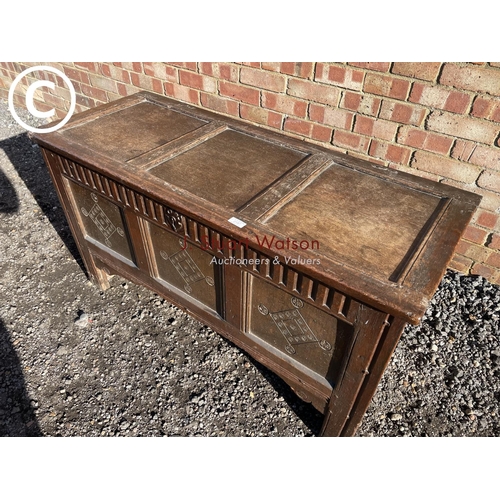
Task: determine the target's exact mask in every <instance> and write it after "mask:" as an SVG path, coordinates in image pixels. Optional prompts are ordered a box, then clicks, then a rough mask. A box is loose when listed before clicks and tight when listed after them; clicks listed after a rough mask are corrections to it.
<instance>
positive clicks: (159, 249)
mask: <svg viewBox="0 0 500 500" xmlns="http://www.w3.org/2000/svg"><path fill="white" fill-rule="evenodd" d="M149 234H150V237H151V244H152V245H151V246H152V250H153V253H154V263H155V265H156V269H157V277H158V278H160V279H162V280H163V281H166V282H167V283H169V284H171V285H173V286H175V287H176V288H178V289H180V290H183V291H184V292H186V293H187V294H189V295H190V296H191V297H193V298H195V299H197V300H199V301H200V302H202V303H203V304H205V305H206V306H208V307H210V308H211V309H213V310H214V311H215V310H216V290H215V280H216V273H215V268H214V264H212V262H211V261H212V256H211V255H210V254H208V253H207V252H204V251H203V250H200V249H199V248H197V247H195V246H194V245H193V244H191V243H189V240H187V239H185V238H184V233H183V232H181V231H179V234H178V235H174V234H171V233H169V232H168V231H165V230H164V229H161V228H159V227H158V226H156V225H154V224H149Z"/></svg>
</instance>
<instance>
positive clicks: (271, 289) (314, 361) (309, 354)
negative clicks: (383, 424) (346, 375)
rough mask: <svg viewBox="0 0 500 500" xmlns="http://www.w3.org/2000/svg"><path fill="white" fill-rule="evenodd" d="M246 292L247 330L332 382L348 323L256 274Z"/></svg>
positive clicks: (346, 340) (349, 328)
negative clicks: (247, 302) (247, 306)
mask: <svg viewBox="0 0 500 500" xmlns="http://www.w3.org/2000/svg"><path fill="white" fill-rule="evenodd" d="M248 295H249V310H248V328H247V330H248V332H249V333H251V334H253V335H255V336H257V337H258V338H259V339H261V340H263V341H265V342H266V343H267V344H269V345H270V346H272V347H274V348H276V349H278V350H279V351H281V352H282V353H283V354H284V355H286V356H287V357H288V358H289V359H293V360H295V361H297V362H298V363H300V364H302V365H304V366H306V367H307V368H309V369H311V370H313V371H314V372H315V373H316V374H318V375H320V376H321V377H324V378H325V379H326V380H328V382H330V383H331V384H332V385H333V384H334V382H335V378H336V376H337V373H338V370H339V369H340V365H341V363H342V359H343V357H344V355H345V351H346V347H347V345H348V343H349V339H350V338H351V334H352V326H351V325H349V324H347V323H345V322H343V321H341V320H339V319H337V318H335V317H334V316H331V315H329V314H327V313H326V312H324V311H321V310H319V309H318V308H316V307H314V306H312V305H310V304H308V303H306V302H304V301H303V300H301V299H300V298H298V297H296V296H294V295H291V294H289V293H287V292H285V291H283V290H280V289H278V288H277V287H276V286H274V285H272V284H270V283H268V282H265V281H264V280H262V279H260V278H258V277H256V276H252V275H249V276H248Z"/></svg>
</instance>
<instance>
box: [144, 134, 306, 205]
mask: <svg viewBox="0 0 500 500" xmlns="http://www.w3.org/2000/svg"><path fill="white" fill-rule="evenodd" d="M305 156H306V154H305V153H302V152H299V151H296V150H294V149H290V148H287V147H283V146H281V145H279V144H274V143H272V142H268V141H264V140H262V139H258V138H256V137H252V136H250V135H247V134H244V133H241V132H236V131H234V130H226V131H224V132H221V133H220V134H218V135H216V136H215V137H212V138H210V139H208V140H206V141H204V142H203V143H201V144H199V145H197V146H195V147H193V148H191V149H189V150H188V151H186V152H184V153H182V154H180V155H178V156H175V157H174V158H172V159H170V160H168V161H166V162H164V163H161V164H160V165H158V166H156V167H154V168H152V169H150V170H149V172H150V173H151V174H153V175H154V176H156V177H159V178H160V179H163V180H165V181H167V182H168V183H169V184H171V185H173V186H176V187H179V188H181V189H184V190H186V191H188V192H190V193H192V194H194V195H196V196H198V197H200V198H202V199H204V200H207V201H210V202H212V203H214V204H216V205H217V206H219V207H222V208H225V209H228V210H237V209H238V208H240V207H241V206H242V205H244V204H245V203H247V202H248V201H250V200H251V199H252V198H253V197H255V196H256V195H257V194H259V193H260V192H261V191H262V190H264V189H265V188H267V187H268V186H269V185H270V184H272V183H273V182H274V181H275V180H276V179H278V178H279V177H281V176H282V175H283V174H285V173H286V172H288V171H289V170H290V169H292V168H293V167H294V166H295V165H297V163H299V162H300V160H302V159H303V158H304V157H305Z"/></svg>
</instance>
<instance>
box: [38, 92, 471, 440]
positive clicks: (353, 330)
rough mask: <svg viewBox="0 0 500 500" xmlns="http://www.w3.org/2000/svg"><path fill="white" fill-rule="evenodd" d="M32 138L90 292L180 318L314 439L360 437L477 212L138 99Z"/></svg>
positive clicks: (430, 185) (267, 137)
mask: <svg viewBox="0 0 500 500" xmlns="http://www.w3.org/2000/svg"><path fill="white" fill-rule="evenodd" d="M32 137H33V139H34V140H35V141H36V142H38V143H39V144H40V145H41V146H42V151H43V154H44V158H45V161H46V163H47V166H48V168H49V171H50V173H51V176H52V179H53V180H54V184H55V186H56V189H57V191H58V194H59V196H60V199H61V203H62V205H63V208H64V211H65V213H66V216H67V217H68V221H69V224H70V227H71V230H72V232H73V234H74V236H75V239H76V241H77V245H78V248H79V250H80V252H81V254H82V258H83V260H84V263H85V265H86V268H87V270H88V273H89V276H90V277H91V279H92V280H93V281H94V282H95V283H96V284H98V285H99V286H100V287H102V288H103V289H105V288H106V287H107V286H109V283H108V277H109V276H110V275H112V274H119V275H121V276H124V277H126V278H128V279H130V280H132V281H134V282H136V283H138V284H141V285H143V286H146V287H148V288H149V289H151V290H154V291H155V292H156V293H158V294H160V295H161V296H163V297H165V298H167V299H168V300H170V301H172V302H173V303H175V304H177V305H179V306H180V307H182V308H183V309H185V310H187V311H189V312H190V313H191V314H193V315H194V316H195V317H196V318H197V319H199V320H200V321H203V322H204V323H206V324H207V325H209V326H211V327H212V328H214V329H215V330H217V331H218V332H219V333H221V334H222V335H224V336H225V337H226V338H228V339H229V340H231V341H232V342H234V343H235V344H236V345H238V346H239V347H241V348H242V349H244V350H245V351H246V352H247V353H248V354H249V355H251V356H252V357H254V358H255V359H256V360H258V361H259V362H261V363H263V364H264V365H265V366H267V367H268V368H270V369H271V370H273V371H274V372H275V373H277V374H278V375H279V376H280V377H282V378H283V379H284V380H285V381H286V382H287V383H288V384H289V385H290V386H291V387H292V389H293V390H294V391H295V392H296V393H297V394H298V395H299V396H300V397H301V398H303V399H304V400H305V401H308V402H311V404H313V405H314V406H315V407H316V408H317V409H318V410H320V411H321V412H323V413H325V422H324V425H323V430H322V434H324V435H334V436H337V435H352V434H354V432H355V431H356V429H357V426H358V425H359V422H360V421H361V418H362V416H363V414H364V412H365V410H366V408H367V406H368V404H369V402H370V400H371V397H372V395H373V393H374V391H375V389H376V386H377V383H378V381H379V380H380V377H381V376H382V374H383V371H384V369H385V366H386V365H387V363H388V361H389V359H390V356H391V353H392V352H393V350H394V348H395V346H396V344H397V341H398V339H399V336H400V334H401V332H402V330H403V328H404V325H405V323H406V322H408V321H410V322H412V323H417V322H418V321H419V319H420V318H421V316H422V315H423V314H424V312H425V309H426V307H427V304H428V302H429V301H430V299H431V297H432V295H433V294H434V292H435V290H436V288H437V286H438V284H439V282H440V279H441V277H442V276H443V274H444V272H445V270H446V266H447V264H448V262H449V261H450V260H451V258H452V256H453V252H454V248H455V246H456V245H457V243H458V241H459V239H460V237H461V235H462V233H463V232H464V230H465V228H466V227H467V224H468V222H469V220H470V218H471V217H472V214H473V212H474V210H475V208H476V207H477V205H478V203H479V200H480V198H479V197H478V196H476V195H474V194H471V193H467V192H465V191H461V190H458V189H456V188H454V187H451V186H445V185H441V184H437V183H434V182H432V181H429V180H425V179H419V178H417V177H414V176H411V175H408V174H405V173H400V172H396V171H393V170H391V169H386V168H381V167H379V166H377V165H372V164H370V163H368V162H365V161H362V160H358V159H355V158H352V157H348V156H345V155H341V154H339V153H335V152H332V151H329V150H327V149H325V148H320V147H318V146H315V145H313V144H308V143H307V142H305V141H297V140H294V139H291V138H289V137H285V136H282V135H280V134H277V133H274V132H270V131H267V130H262V129H259V128H257V127H254V126H250V125H248V124H245V123H243V122H240V121H237V120H234V119H229V118H226V117H223V116H219V115H216V114H214V113H211V112H208V111H206V110H200V109H197V108H194V107H193V106H190V105H187V104H183V103H178V102H176V101H173V100H171V99H166V98H162V97H160V96H156V95H154V94H149V93H147V92H141V93H139V94H136V95H135V96H130V97H128V98H124V99H122V100H119V101H115V102H114V103H112V104H109V105H105V106H102V107H100V108H96V109H94V110H91V111H88V112H85V113H82V114H80V115H76V116H75V117H74V118H73V119H72V120H71V121H70V123H69V124H68V125H67V126H66V127H63V128H62V129H60V130H59V131H57V132H54V133H51V134H34V135H32ZM234 218H236V219H237V220H239V223H238V224H237V225H235V224H233V223H232V222H230V221H231V220H233V219H234Z"/></svg>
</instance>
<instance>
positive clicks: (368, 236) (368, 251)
mask: <svg viewBox="0 0 500 500" xmlns="http://www.w3.org/2000/svg"><path fill="white" fill-rule="evenodd" d="M442 200H443V198H441V197H440V196H436V195H432V194H429V193H426V192H423V191H419V190H415V189H412V188H409V187H408V186H404V185H402V184H399V183H397V182H394V181H391V180H386V179H382V178H380V177H377V176H374V175H369V174H366V173H364V172H360V171H357V170H354V169H351V168H347V167H344V166H341V165H338V164H337V165H333V166H332V167H330V168H328V169H326V170H325V171H324V172H322V173H321V174H320V175H319V176H318V177H317V178H316V179H315V180H314V181H313V182H311V183H310V184H309V185H308V186H306V187H305V188H304V189H303V190H301V191H300V192H299V193H298V194H297V195H296V196H295V197H294V198H292V199H291V200H290V201H289V202H288V203H286V204H284V205H283V206H281V207H280V208H279V210H277V211H276V210H273V213H272V214H270V215H269V217H268V218H267V220H266V216H265V215H264V217H263V218H262V219H263V222H264V223H265V225H267V226H268V227H269V228H270V229H272V230H274V231H276V232H279V233H280V234H282V235H285V236H287V237H289V238H290V239H294V240H297V241H302V240H306V241H307V242H309V244H311V242H312V241H317V242H318V243H319V250H318V251H317V253H319V254H322V255H325V256H327V257H329V258H332V259H333V260H335V261H337V262H339V263H343V264H347V265H349V266H351V267H353V268H356V269H359V270H362V271H363V272H365V273H366V274H369V275H372V276H374V277H378V278H382V279H384V280H390V281H398V280H399V277H400V275H401V272H402V271H403V270H404V269H405V268H406V267H407V264H408V263H409V262H410V261H411V259H412V257H413V256H414V255H413V254H414V253H415V251H417V250H418V248H419V246H420V243H421V242H422V241H423V240H424V239H425V238H426V237H427V236H428V233H429V231H430V230H432V227H433V224H434V222H435V220H436V218H438V217H439V215H440V214H441V212H442V210H443V209H444V208H443V207H444V206H446V203H445V204H443V203H442ZM316 246H317V245H316Z"/></svg>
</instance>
